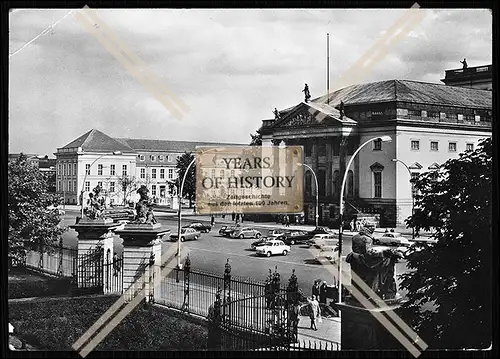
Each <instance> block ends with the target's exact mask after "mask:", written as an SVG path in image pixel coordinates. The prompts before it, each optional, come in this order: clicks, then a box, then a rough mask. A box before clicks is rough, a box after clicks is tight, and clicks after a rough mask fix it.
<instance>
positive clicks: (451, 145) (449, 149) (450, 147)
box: [448, 142, 457, 152]
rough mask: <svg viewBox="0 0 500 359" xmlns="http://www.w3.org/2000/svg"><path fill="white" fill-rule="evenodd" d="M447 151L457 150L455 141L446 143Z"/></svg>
mask: <svg viewBox="0 0 500 359" xmlns="http://www.w3.org/2000/svg"><path fill="white" fill-rule="evenodd" d="M448 151H449V152H457V143H456V142H450V143H448Z"/></svg>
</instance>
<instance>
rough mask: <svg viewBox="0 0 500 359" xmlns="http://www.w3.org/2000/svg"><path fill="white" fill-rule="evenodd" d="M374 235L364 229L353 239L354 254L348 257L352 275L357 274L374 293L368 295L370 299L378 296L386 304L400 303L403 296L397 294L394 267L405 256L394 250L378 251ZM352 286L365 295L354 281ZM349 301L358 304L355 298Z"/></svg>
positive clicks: (369, 230)
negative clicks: (374, 243) (375, 246)
mask: <svg viewBox="0 0 500 359" xmlns="http://www.w3.org/2000/svg"><path fill="white" fill-rule="evenodd" d="M372 233H373V230H372V229H371V228H366V227H362V228H361V229H360V231H359V233H358V234H356V235H355V236H354V237H352V252H351V253H349V254H348V255H347V257H346V262H347V263H349V264H350V265H351V273H355V274H356V275H357V277H359V278H360V279H361V280H362V281H363V282H364V283H365V284H366V285H367V286H368V287H369V288H371V290H372V291H373V293H372V295H368V298H369V299H371V300H376V299H375V298H374V297H375V294H376V295H377V296H378V297H379V298H381V299H382V300H384V301H385V302H398V301H400V299H401V296H400V295H399V294H398V293H397V287H396V280H395V278H394V275H395V273H394V265H395V264H396V263H397V262H398V260H399V259H401V258H402V257H403V254H402V253H401V252H399V251H397V250H393V249H385V250H382V251H378V250H376V249H375V248H374V247H373V246H372V244H373V237H372ZM352 285H353V287H355V288H357V289H358V290H360V291H361V293H365V290H363V288H360V286H359V285H358V284H356V282H355V281H354V280H353V281H352ZM349 301H351V302H356V301H355V300H354V299H353V298H349Z"/></svg>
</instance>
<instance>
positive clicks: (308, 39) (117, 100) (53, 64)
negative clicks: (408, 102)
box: [9, 9, 492, 157]
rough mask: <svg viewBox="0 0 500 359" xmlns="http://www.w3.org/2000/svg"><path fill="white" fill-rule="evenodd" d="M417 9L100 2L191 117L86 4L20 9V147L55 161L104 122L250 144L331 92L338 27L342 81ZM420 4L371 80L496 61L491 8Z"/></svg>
mask: <svg viewBox="0 0 500 359" xmlns="http://www.w3.org/2000/svg"><path fill="white" fill-rule="evenodd" d="M406 11H407V10H406V9H279V10H273V9H266V10H263V9H238V10H236V9H233V10H226V9H218V10H216V9H212V10H211V9H203V10H200V9H198V10H197V9H190V10H171V9H151V10H150V9H120V10H113V9H101V10H97V15H98V16H99V18H100V19H101V20H102V23H103V24H105V25H106V26H107V27H108V28H110V29H112V33H113V34H114V35H115V36H117V37H118V38H119V39H120V40H121V41H122V42H123V43H124V44H126V46H127V47H128V48H129V49H130V50H131V51H132V52H133V53H134V54H135V56H137V57H138V58H140V59H141V60H142V62H143V63H145V64H147V66H148V68H149V69H150V70H151V71H152V72H153V73H154V74H155V75H156V77H155V79H157V81H160V82H161V83H162V84H164V86H166V87H167V88H169V89H171V91H172V93H174V94H175V96H176V97H178V98H180V99H182V101H183V102H184V103H185V104H186V105H187V106H188V107H189V110H188V111H187V112H186V113H185V116H184V117H183V118H182V119H179V118H177V117H176V116H174V115H173V114H172V112H171V111H170V110H169V109H168V108H166V107H165V106H164V105H163V104H162V103H161V102H159V101H158V100H157V99H156V98H155V97H154V95H153V94H152V93H151V92H150V91H148V89H147V88H145V87H144V86H143V85H142V84H141V83H140V82H138V81H137V80H136V79H135V78H134V77H133V76H132V75H131V74H130V72H128V71H127V70H126V68H125V67H124V66H123V65H122V63H121V62H120V61H118V60H117V59H116V58H115V57H114V56H113V55H111V54H110V53H109V51H108V50H107V49H106V47H104V46H103V45H102V44H101V43H100V42H99V41H98V40H97V39H96V38H95V37H93V36H92V35H91V34H90V33H89V32H88V31H87V30H86V29H85V27H84V26H82V24H81V23H80V22H79V21H78V20H77V17H76V15H77V13H78V10H75V11H74V12H70V13H69V15H68V10H65V9H57V10H53V9H46V10H42V9H36V10H33V9H29V10H27V9H15V10H14V11H11V13H10V24H9V29H10V38H9V53H10V54H12V55H10V56H9V153H18V152H25V153H35V154H39V155H45V154H48V155H49V157H54V156H53V153H54V152H56V151H57V148H59V147H63V146H65V145H66V144H68V143H70V142H71V141H73V140H74V139H76V138H77V137H79V136H81V135H82V134H84V133H85V132H87V131H89V130H91V129H92V128H95V129H98V130H100V131H102V132H104V133H106V134H107V135H109V136H111V137H129V138H145V139H162V140H187V141H210V142H224V143H242V144H248V143H249V141H250V140H251V138H250V133H255V131H256V130H257V129H258V128H259V127H260V125H261V121H262V120H264V119H270V118H274V115H273V113H272V111H273V110H274V108H275V107H276V108H278V109H285V108H288V107H291V106H294V105H296V104H298V103H300V102H301V101H303V100H304V96H303V93H302V90H303V88H304V84H305V83H307V84H308V85H309V89H310V92H311V95H312V98H315V97H319V96H322V95H324V94H325V93H326V91H327V85H326V83H327V71H326V63H327V50H326V48H327V46H326V44H327V36H326V34H327V33H329V34H330V84H332V86H333V84H334V83H335V81H336V80H337V79H338V78H340V77H341V76H342V74H343V73H345V72H346V71H347V70H348V69H349V68H350V67H351V66H352V65H353V64H354V63H356V61H357V60H358V59H359V58H360V57H362V56H363V54H364V53H365V52H366V51H368V50H369V49H370V48H371V47H372V46H373V45H374V44H375V43H376V41H377V40H379V39H380V38H381V37H382V36H383V35H384V34H385V33H386V31H387V30H388V29H389V28H390V27H391V26H392V25H393V24H394V23H395V22H396V21H397V20H398V19H399V18H401V17H402V16H404V14H405V12H406ZM418 11H423V12H424V14H425V16H424V18H423V20H422V21H420V22H419V23H418V24H417V25H416V26H415V27H414V28H413V29H412V31H411V32H410V33H409V34H408V36H405V37H402V39H401V40H400V41H399V42H398V43H397V44H396V45H395V46H393V47H392V48H391V49H390V51H389V52H388V53H387V54H385V56H383V57H382V58H381V60H380V61H379V62H378V63H377V64H376V65H375V66H374V67H373V68H372V70H371V71H370V72H369V73H367V74H366V75H365V76H363V78H362V79H361V80H360V81H359V82H361V83H364V82H373V81H383V80H390V79H406V80H416V81H424V82H433V83H441V82H440V79H442V78H444V74H445V70H449V69H458V68H461V67H462V64H461V63H460V61H461V60H462V59H463V58H467V62H468V65H469V67H473V66H481V65H488V64H491V63H492V15H491V13H490V11H489V10H483V9H444V10H440V9H427V10H426V9H419V10H418ZM65 15H66V17H64V16H65ZM61 18H63V19H62V20H60V19H61ZM54 23H57V24H56V25H54V26H53V28H52V29H51V30H50V31H47V33H44V34H43V35H41V36H39V37H38V38H36V37H37V36H38V35H39V34H40V33H42V32H43V30H44V29H46V28H47V27H49V26H50V25H52V24H54ZM96 26H98V25H96ZM96 28H97V27H96ZM34 38H36V39H35V41H33V42H31V43H29V42H30V41H32V40H33V39H34ZM28 43H29V45H27V46H25V45H26V44H28ZM23 46H25V47H24V48H23V49H22V50H21V51H18V50H19V49H20V48H22V47H23ZM330 90H334V88H332V87H331V88H330Z"/></svg>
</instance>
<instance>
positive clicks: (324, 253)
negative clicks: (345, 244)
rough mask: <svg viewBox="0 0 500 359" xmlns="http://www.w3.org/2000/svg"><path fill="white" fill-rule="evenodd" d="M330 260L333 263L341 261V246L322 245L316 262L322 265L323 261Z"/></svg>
mask: <svg viewBox="0 0 500 359" xmlns="http://www.w3.org/2000/svg"><path fill="white" fill-rule="evenodd" d="M323 259H326V260H329V261H330V262H331V263H337V261H338V259H339V246H338V245H330V244H327V245H322V246H321V247H320V249H319V251H318V253H317V254H316V257H315V260H316V262H318V263H322V260H323Z"/></svg>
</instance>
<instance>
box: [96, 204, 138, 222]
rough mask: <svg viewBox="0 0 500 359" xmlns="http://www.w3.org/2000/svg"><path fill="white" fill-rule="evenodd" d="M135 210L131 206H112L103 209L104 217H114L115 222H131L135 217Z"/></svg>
mask: <svg viewBox="0 0 500 359" xmlns="http://www.w3.org/2000/svg"><path fill="white" fill-rule="evenodd" d="M135 214H136V213H135V210H134V209H133V208H130V207H111V208H106V209H105V210H104V211H103V215H104V217H107V218H111V219H113V221H114V222H129V221H131V220H133V219H134V218H135Z"/></svg>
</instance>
